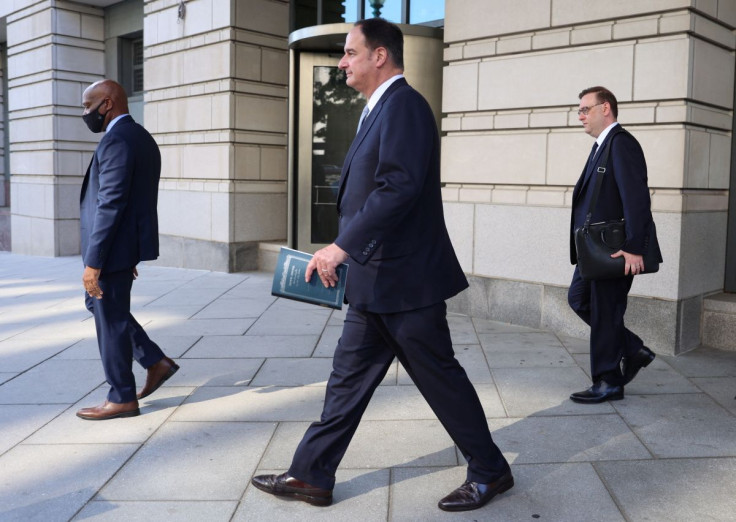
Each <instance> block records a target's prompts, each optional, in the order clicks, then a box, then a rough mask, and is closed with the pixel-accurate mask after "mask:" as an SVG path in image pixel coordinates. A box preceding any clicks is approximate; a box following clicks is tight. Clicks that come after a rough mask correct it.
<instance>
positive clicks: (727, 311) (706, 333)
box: [701, 293, 736, 351]
mask: <svg viewBox="0 0 736 522" xmlns="http://www.w3.org/2000/svg"><path fill="white" fill-rule="evenodd" d="M702 332H703V334H702V339H701V343H702V345H703V346H708V347H710V348H717V349H719V350H730V351H736V294H727V293H720V294H713V295H710V296H708V297H706V298H704V299H703V324H702Z"/></svg>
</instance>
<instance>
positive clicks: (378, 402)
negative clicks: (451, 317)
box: [315, 384, 506, 420]
mask: <svg viewBox="0 0 736 522" xmlns="http://www.w3.org/2000/svg"><path fill="white" fill-rule="evenodd" d="M475 391H476V392H477V393H478V398H479V399H480V403H481V405H482V406H483V411H484V412H485V415H486V417H505V416H506V411H505V410H504V408H503V404H502V403H501V399H500V397H499V395H498V390H497V389H496V387H495V386H494V385H492V384H477V385H476V386H475ZM436 418H437V417H436V416H435V414H434V412H432V409H431V408H430V407H429V404H427V401H426V400H424V397H423V396H422V394H421V393H419V390H418V389H417V388H416V387H415V386H413V385H407V386H379V387H378V388H377V389H376V392H375V393H374V394H373V397H372V398H371V401H370V403H369V404H368V408H367V409H366V411H365V414H364V415H363V419H370V420H379V419H384V420H404V419H436ZM315 420H316V419H315Z"/></svg>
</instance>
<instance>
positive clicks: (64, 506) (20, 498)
mask: <svg viewBox="0 0 736 522" xmlns="http://www.w3.org/2000/svg"><path fill="white" fill-rule="evenodd" d="M138 448H139V445H137V444H104V445H103V444H49V445H29V444H21V445H18V446H16V447H14V448H13V449H11V450H10V451H8V452H7V453H5V454H4V455H3V456H2V457H0V520H3V521H8V522H9V521H18V522H27V521H39V522H48V521H50V520H69V519H71V518H72V517H73V516H74V514H75V513H76V512H77V511H78V510H79V509H81V508H82V507H83V506H84V505H85V504H86V503H87V501H88V500H89V499H91V498H92V497H94V496H95V495H96V493H97V491H98V490H99V489H100V488H101V487H102V486H103V484H105V482H107V481H108V480H109V479H110V477H112V476H113V474H114V473H115V472H116V471H117V470H118V469H119V468H120V467H121V466H122V465H123V464H124V463H125V462H126V461H127V460H128V459H129V458H130V456H131V455H132V454H133V453H134V452H135V451H136V450H137V449H138Z"/></svg>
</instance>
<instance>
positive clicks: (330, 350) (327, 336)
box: [314, 319, 343, 357]
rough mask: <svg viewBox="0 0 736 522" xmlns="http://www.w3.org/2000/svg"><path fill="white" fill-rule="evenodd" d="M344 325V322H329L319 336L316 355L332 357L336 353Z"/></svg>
mask: <svg viewBox="0 0 736 522" xmlns="http://www.w3.org/2000/svg"><path fill="white" fill-rule="evenodd" d="M330 321H332V319H330ZM342 327H343V325H342V323H340V324H337V325H332V324H330V323H328V325H327V326H326V327H325V329H324V331H323V332H322V335H321V336H320V338H319V342H318V343H317V349H316V350H315V351H314V357H332V356H333V355H334V354H335V348H336V347H337V341H339V340H340V337H341V336H342Z"/></svg>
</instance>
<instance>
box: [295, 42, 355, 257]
mask: <svg viewBox="0 0 736 522" xmlns="http://www.w3.org/2000/svg"><path fill="white" fill-rule="evenodd" d="M340 57H341V55H335V54H318V53H301V54H300V58H299V71H300V72H299V117H298V129H299V130H298V138H297V144H298V147H297V150H298V153H297V158H298V159H297V170H296V185H297V194H296V206H297V213H296V214H297V223H296V240H297V245H296V247H297V248H298V249H299V250H303V251H306V252H314V251H316V250H318V249H319V248H321V247H323V246H325V245H327V244H329V243H332V242H333V241H334V240H335V238H336V237H337V224H338V219H337V208H336V204H337V188H338V183H339V182H340V172H341V171H342V165H343V161H344V159H345V155H346V154H347V151H348V149H349V148H350V144H351V143H352V141H353V137H354V136H355V131H356V129H357V126H358V118H360V113H361V111H362V110H363V107H364V106H365V103H366V101H365V98H363V96H362V95H361V94H359V93H358V92H357V91H355V90H354V89H352V88H350V87H348V86H347V85H346V84H345V74H344V72H343V71H340V70H339V69H338V68H337V62H338V61H339V60H340Z"/></svg>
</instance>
